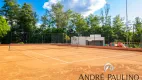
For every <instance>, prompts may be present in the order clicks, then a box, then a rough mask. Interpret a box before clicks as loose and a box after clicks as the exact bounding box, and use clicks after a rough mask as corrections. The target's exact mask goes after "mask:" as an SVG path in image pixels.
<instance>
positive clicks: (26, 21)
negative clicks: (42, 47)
mask: <svg viewBox="0 0 142 80" xmlns="http://www.w3.org/2000/svg"><path fill="white" fill-rule="evenodd" d="M34 15H35V13H34V12H33V11H32V7H31V5H29V4H27V3H24V5H23V6H22V8H21V10H20V12H19V18H18V26H19V29H21V30H22V31H24V32H31V31H33V27H34V26H35V23H36V18H35V17H34Z"/></svg>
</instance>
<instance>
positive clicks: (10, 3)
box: [0, 0, 19, 28]
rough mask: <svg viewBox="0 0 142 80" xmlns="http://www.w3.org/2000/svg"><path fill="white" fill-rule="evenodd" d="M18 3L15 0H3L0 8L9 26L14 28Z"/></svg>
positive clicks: (0, 12)
mask: <svg viewBox="0 0 142 80" xmlns="http://www.w3.org/2000/svg"><path fill="white" fill-rule="evenodd" d="M18 11H19V5H18V4H17V3H16V0H4V5H3V6H2V8H1V10H0V14H1V15H2V16H5V17H6V20H7V21H8V22H9V24H10V26H11V27H12V28H14V27H15V26H16V23H17V18H18Z"/></svg>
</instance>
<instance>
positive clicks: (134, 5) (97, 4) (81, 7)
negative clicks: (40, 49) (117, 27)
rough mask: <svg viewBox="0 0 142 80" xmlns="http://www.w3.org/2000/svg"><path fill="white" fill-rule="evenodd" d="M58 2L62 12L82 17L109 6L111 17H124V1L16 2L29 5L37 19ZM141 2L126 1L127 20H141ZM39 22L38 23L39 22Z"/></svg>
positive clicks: (56, 0)
mask: <svg viewBox="0 0 142 80" xmlns="http://www.w3.org/2000/svg"><path fill="white" fill-rule="evenodd" d="M2 1H3V0H0V7H1V6H3V2H2ZM58 1H60V2H61V4H63V5H64V10H65V11H66V10H68V9H71V10H73V11H75V12H78V13H81V14H82V15H83V16H85V17H86V16H88V15H89V14H94V15H100V13H101V9H102V8H103V7H104V6H105V5H106V4H109V5H110V13H109V15H111V16H112V17H115V16H116V15H120V16H121V17H125V16H126V12H125V11H126V8H125V6H126V5H125V1H126V0H17V2H18V3H19V4H20V5H22V4H23V3H25V2H26V3H29V4H31V5H32V7H33V10H34V11H35V12H37V14H38V15H39V18H40V17H41V16H42V15H43V14H44V13H45V9H50V8H51V5H52V4H56V3H57V2H58ZM141 4H142V0H128V19H129V20H131V21H132V20H134V19H135V17H141V18H142V5H141ZM39 22H40V21H39Z"/></svg>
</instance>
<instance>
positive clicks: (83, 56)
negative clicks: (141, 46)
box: [0, 45, 142, 80]
mask: <svg viewBox="0 0 142 80" xmlns="http://www.w3.org/2000/svg"><path fill="white" fill-rule="evenodd" d="M108 62H109V63H111V64H112V65H113V66H114V67H115V69H114V71H112V72H110V71H107V72H104V65H105V64H106V63H108ZM100 73H104V74H108V73H113V74H138V75H140V77H142V52H137V51H123V50H110V49H98V48H85V47H71V46H57V45H23V46H22V45H21V46H19V45H18V46H15V45H13V46H11V47H10V51H8V45H7V46H6V45H5V46H0V80H78V78H79V76H80V74H100ZM140 80H142V78H141V79H140Z"/></svg>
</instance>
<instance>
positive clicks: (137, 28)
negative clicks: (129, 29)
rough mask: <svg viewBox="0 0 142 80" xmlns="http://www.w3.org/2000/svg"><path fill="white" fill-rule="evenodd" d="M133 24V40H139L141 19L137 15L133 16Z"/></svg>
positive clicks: (141, 30) (141, 33)
mask: <svg viewBox="0 0 142 80" xmlns="http://www.w3.org/2000/svg"><path fill="white" fill-rule="evenodd" d="M134 26H135V29H136V31H135V41H136V42H140V40H141V38H140V37H141V36H142V20H141V19H140V18H139V17H136V18H135V23H134Z"/></svg>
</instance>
